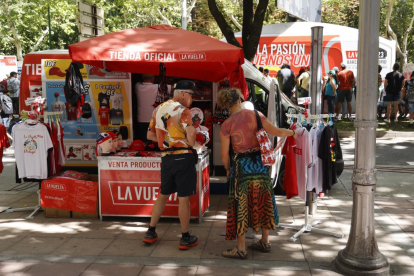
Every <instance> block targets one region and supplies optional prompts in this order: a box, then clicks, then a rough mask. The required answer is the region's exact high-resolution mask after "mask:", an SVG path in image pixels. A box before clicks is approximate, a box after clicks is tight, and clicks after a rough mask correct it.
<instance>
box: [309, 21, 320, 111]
mask: <svg viewBox="0 0 414 276" xmlns="http://www.w3.org/2000/svg"><path fill="white" fill-rule="evenodd" d="M311 32H312V41H311V56H310V58H311V62H310V71H311V76H310V77H311V83H310V97H311V98H312V103H311V104H310V105H309V109H310V111H311V114H314V115H318V114H321V95H322V85H321V80H322V43H323V27H322V26H315V27H312V28H311Z"/></svg>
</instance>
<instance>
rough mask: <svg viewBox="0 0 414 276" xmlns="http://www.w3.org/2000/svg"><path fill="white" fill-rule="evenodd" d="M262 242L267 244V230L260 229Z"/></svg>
mask: <svg viewBox="0 0 414 276" xmlns="http://www.w3.org/2000/svg"><path fill="white" fill-rule="evenodd" d="M262 242H264V243H266V244H267V243H269V229H264V228H262Z"/></svg>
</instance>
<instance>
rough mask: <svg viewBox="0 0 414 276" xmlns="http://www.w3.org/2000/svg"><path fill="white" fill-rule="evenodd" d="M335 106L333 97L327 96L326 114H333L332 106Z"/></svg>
mask: <svg viewBox="0 0 414 276" xmlns="http://www.w3.org/2000/svg"><path fill="white" fill-rule="evenodd" d="M334 105H335V96H328V112H329V114H333V113H334V111H335V110H334V107H335V106H334Z"/></svg>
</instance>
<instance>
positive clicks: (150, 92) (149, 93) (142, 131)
mask: <svg viewBox="0 0 414 276" xmlns="http://www.w3.org/2000/svg"><path fill="white" fill-rule="evenodd" d="M154 81H155V76H154V75H147V74H143V75H142V82H138V83H137V84H136V85H135V93H136V96H137V122H138V124H137V127H136V128H135V129H136V131H135V133H136V137H134V139H139V140H142V141H147V137H146V136H147V132H148V126H149V123H150V121H151V116H152V112H153V111H154V109H155V108H154V106H153V104H154V103H155V100H156V98H157V91H158V84H154ZM170 92H171V86H170V85H168V93H170Z"/></svg>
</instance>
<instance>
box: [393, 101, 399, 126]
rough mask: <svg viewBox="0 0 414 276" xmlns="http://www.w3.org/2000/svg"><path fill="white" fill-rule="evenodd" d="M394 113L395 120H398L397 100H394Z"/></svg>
mask: <svg viewBox="0 0 414 276" xmlns="http://www.w3.org/2000/svg"><path fill="white" fill-rule="evenodd" d="M394 113H395V119H394V120H395V121H396V122H397V121H398V101H394Z"/></svg>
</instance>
